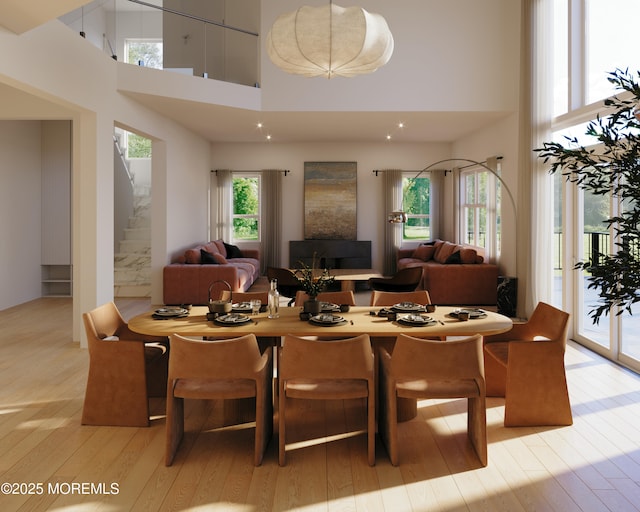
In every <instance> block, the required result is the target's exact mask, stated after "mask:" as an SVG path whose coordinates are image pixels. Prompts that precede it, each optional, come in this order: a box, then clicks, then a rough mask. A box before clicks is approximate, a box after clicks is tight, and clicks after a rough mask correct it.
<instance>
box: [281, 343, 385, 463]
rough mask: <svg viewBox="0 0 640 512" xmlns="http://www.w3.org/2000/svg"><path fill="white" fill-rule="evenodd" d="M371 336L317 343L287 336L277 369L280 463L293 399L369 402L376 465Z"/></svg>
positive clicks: (369, 443)
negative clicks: (288, 410) (290, 403)
mask: <svg viewBox="0 0 640 512" xmlns="http://www.w3.org/2000/svg"><path fill="white" fill-rule="evenodd" d="M373 368H374V367H373V353H372V351H371V344H370V341H369V336H368V335H367V334H362V335H360V336H357V337H355V338H348V339H342V340H335V341H316V340H309V339H304V338H299V337H296V336H285V337H284V342H283V345H282V348H281V354H280V360H279V367H278V385H279V401H278V418H279V450H278V452H279V454H278V462H279V463H280V465H281V466H284V465H285V464H286V460H285V449H286V430H285V426H286V406H287V402H288V401H289V400H291V399H316V400H329V399H343V400H347V399H356V398H358V399H361V398H364V399H366V403H367V447H368V448H367V452H368V462H369V465H371V466H373V465H374V464H375V458H376V455H375V433H376V424H375V391H374V387H375V386H374V372H373Z"/></svg>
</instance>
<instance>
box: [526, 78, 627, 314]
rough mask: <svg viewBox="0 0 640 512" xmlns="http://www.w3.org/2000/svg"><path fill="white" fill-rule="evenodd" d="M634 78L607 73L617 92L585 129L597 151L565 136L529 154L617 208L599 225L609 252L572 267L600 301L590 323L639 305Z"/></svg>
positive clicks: (552, 170)
mask: <svg viewBox="0 0 640 512" xmlns="http://www.w3.org/2000/svg"><path fill="white" fill-rule="evenodd" d="M639 76H640V73H637V76H634V75H633V74H631V73H629V72H628V70H624V71H623V70H620V69H616V70H615V71H614V72H612V73H609V75H608V80H609V82H611V83H613V84H614V85H615V86H616V89H618V90H620V91H621V93H620V94H619V95H616V96H614V97H613V98H610V99H606V100H605V101H604V106H605V109H606V113H605V115H603V116H601V115H598V116H597V117H596V119H595V120H594V121H592V122H590V123H589V124H588V125H587V130H586V134H587V135H589V136H592V137H595V138H596V139H597V140H598V142H599V146H598V147H597V148H586V147H584V146H582V145H580V144H578V141H577V139H576V138H572V137H567V138H566V141H565V144H561V143H558V142H547V143H544V144H543V147H542V148H539V149H535V150H534V151H536V152H538V153H539V154H538V156H539V157H540V158H543V159H544V162H545V163H547V162H548V163H550V164H551V169H550V172H551V173H555V172H557V171H560V172H562V175H563V176H565V177H566V179H567V180H568V181H570V182H573V183H576V184H577V185H578V186H580V187H582V188H584V189H585V190H588V191H590V192H591V193H593V194H595V195H607V194H611V195H612V196H613V197H614V198H616V199H618V200H619V201H620V202H621V204H623V208H622V210H621V211H620V212H619V213H617V214H615V215H611V216H610V217H609V218H608V219H607V220H606V221H605V223H606V224H607V226H609V227H610V228H612V229H613V235H614V243H615V251H613V253H612V254H606V253H603V252H598V253H596V254H594V255H592V256H591V258H590V259H589V260H588V261H581V262H579V263H577V264H576V266H575V268H577V269H583V270H584V271H585V272H586V273H588V274H590V278H589V285H588V287H589V288H591V289H598V290H599V295H600V301H599V303H598V304H597V305H596V306H594V308H593V309H592V311H591V317H592V318H593V319H594V321H595V322H596V323H598V322H599V320H600V317H601V316H602V315H603V314H604V315H607V314H609V313H610V312H611V308H613V307H615V308H618V309H617V314H621V313H622V312H623V311H628V312H629V314H631V306H632V305H633V304H635V303H636V302H638V301H640V243H639V242H640V231H639V230H638V228H639V226H640V120H639V119H640V112H639V110H638V109H639V106H640V85H639V84H638V80H637V78H638V77H639Z"/></svg>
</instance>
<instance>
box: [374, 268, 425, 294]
mask: <svg viewBox="0 0 640 512" xmlns="http://www.w3.org/2000/svg"><path fill="white" fill-rule="evenodd" d="M421 281H422V266H419V267H408V268H403V269H400V270H398V271H397V272H396V273H395V274H394V275H393V276H392V277H371V278H370V279H369V286H371V288H372V289H373V290H380V291H383V292H412V291H414V290H415V289H416V288H417V287H418V286H419V285H420V282H421Z"/></svg>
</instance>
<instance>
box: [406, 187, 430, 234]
mask: <svg viewBox="0 0 640 512" xmlns="http://www.w3.org/2000/svg"><path fill="white" fill-rule="evenodd" d="M430 196H431V180H430V179H429V178H428V177H422V176H421V177H418V178H416V177H403V178H402V204H403V207H404V211H405V212H406V214H407V222H406V223H405V224H403V230H402V238H403V240H429V239H430V238H431V229H430V226H429V224H430V216H429V210H430V208H431V201H430Z"/></svg>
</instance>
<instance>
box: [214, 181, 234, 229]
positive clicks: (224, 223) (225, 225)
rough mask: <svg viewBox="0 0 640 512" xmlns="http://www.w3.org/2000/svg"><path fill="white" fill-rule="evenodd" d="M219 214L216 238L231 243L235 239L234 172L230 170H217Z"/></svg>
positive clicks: (217, 215) (217, 216)
mask: <svg viewBox="0 0 640 512" xmlns="http://www.w3.org/2000/svg"><path fill="white" fill-rule="evenodd" d="M216 175H217V178H218V185H217V187H216V191H217V199H218V200H217V205H216V206H217V208H216V210H217V214H216V225H215V230H214V233H215V238H217V239H222V240H224V241H225V242H229V241H231V240H232V237H233V225H232V223H233V219H232V215H233V172H232V171H229V170H226V169H224V170H217V171H216Z"/></svg>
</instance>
